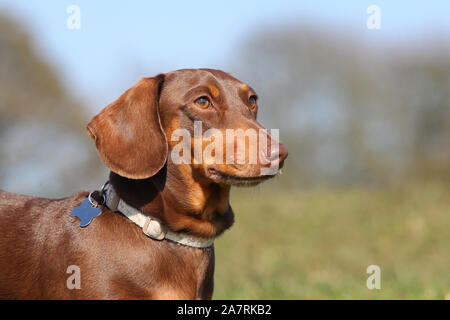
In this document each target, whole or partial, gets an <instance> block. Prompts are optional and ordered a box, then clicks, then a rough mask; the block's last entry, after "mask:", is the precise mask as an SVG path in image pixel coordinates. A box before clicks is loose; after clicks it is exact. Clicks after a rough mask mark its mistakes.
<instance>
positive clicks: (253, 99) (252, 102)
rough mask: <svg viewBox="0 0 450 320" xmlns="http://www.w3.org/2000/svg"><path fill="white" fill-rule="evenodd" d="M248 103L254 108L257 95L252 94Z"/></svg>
mask: <svg viewBox="0 0 450 320" xmlns="http://www.w3.org/2000/svg"><path fill="white" fill-rule="evenodd" d="M248 104H249V105H250V108H251V109H254V108H255V107H256V96H251V97H250V98H248Z"/></svg>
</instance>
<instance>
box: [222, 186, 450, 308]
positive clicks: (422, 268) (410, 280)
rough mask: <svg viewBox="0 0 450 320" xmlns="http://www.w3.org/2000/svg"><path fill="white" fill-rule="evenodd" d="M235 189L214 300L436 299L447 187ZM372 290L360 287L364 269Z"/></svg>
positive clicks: (446, 261) (448, 223)
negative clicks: (376, 275) (373, 269)
mask: <svg viewBox="0 0 450 320" xmlns="http://www.w3.org/2000/svg"><path fill="white" fill-rule="evenodd" d="M265 188H266V187H265V186H262V187H261V188H259V189H257V190H254V189H235V190H234V191H233V194H232V197H231V204H232V207H233V209H234V211H235V214H236V222H235V225H234V226H233V227H232V228H231V229H230V230H229V231H227V232H226V233H225V234H224V235H223V236H222V237H220V238H219V239H218V240H217V241H216V272H215V291H214V297H213V298H214V299H444V297H445V296H446V295H447V297H448V296H449V295H450V187H449V186H448V185H446V184H442V183H422V184H413V185H409V186H404V187H397V188H387V189H381V188H379V189H377V188H373V189H370V188H362V189H356V188H355V189H346V190H342V189H341V190H320V189H314V190H303V191H285V190H284V191H273V190H268V189H266V190H265ZM371 264H375V265H378V266H380V268H381V289H380V290H369V289H367V287H366V279H367V277H368V276H369V274H367V273H366V268H367V266H369V265H371Z"/></svg>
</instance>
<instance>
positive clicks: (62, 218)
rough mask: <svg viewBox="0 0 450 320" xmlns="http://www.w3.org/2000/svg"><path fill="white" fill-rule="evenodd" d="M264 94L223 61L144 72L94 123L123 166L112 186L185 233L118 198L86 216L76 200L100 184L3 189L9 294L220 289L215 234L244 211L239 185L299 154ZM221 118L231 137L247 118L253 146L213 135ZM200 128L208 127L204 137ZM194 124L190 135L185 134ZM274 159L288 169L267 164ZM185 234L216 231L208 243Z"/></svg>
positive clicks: (103, 151) (98, 137)
mask: <svg viewBox="0 0 450 320" xmlns="http://www.w3.org/2000/svg"><path fill="white" fill-rule="evenodd" d="M256 99H257V97H256V93H255V92H254V91H253V89H252V88H250V87H249V86H247V85H246V84H243V83H242V82H240V81H239V80H237V79H235V78H233V77H232V76H230V75H229V74H227V73H225V72H222V71H219V70H211V69H198V70H193V69H186V70H178V71H174V72H170V73H166V74H160V75H158V76H156V77H153V78H143V79H141V80H140V81H139V82H138V83H137V84H136V85H134V86H133V87H132V88H130V89H129V90H127V91H126V92H125V93H124V94H123V95H122V96H121V97H119V98H118V99H117V100H116V101H115V102H113V103H112V104H110V105H108V106H107V107H106V108H104V109H103V110H102V111H101V112H100V113H99V114H98V115H97V116H95V117H94V118H93V119H92V121H91V122H90V123H89V124H88V126H87V130H88V132H89V134H90V135H91V137H92V138H93V140H94V141H95V145H96V147H97V150H98V153H99V154H100V156H101V158H102V160H103V161H104V162H105V164H106V165H107V166H108V167H109V169H110V170H111V173H110V177H109V181H110V186H111V188H113V190H114V191H115V193H116V196H117V197H118V199H119V198H120V199H121V200H122V201H123V203H124V204H125V205H126V206H127V207H129V208H134V210H136V211H139V212H141V215H142V216H143V217H144V218H145V217H152V218H151V219H150V218H149V219H150V220H148V221H157V225H156V227H159V228H166V229H167V232H168V233H167V235H168V234H169V232H171V233H172V235H175V240H173V238H172V240H171V238H167V239H164V234H163V237H162V238H159V239H158V240H156V239H155V237H153V236H149V235H148V234H146V232H143V230H144V229H143V228H141V227H139V226H138V225H137V223H133V222H132V221H131V220H130V219H131V218H130V219H128V218H129V217H128V216H127V215H126V214H121V213H120V211H121V210H120V208H119V210H114V209H115V208H114V209H111V208H110V206H108V202H106V203H100V206H99V211H101V213H100V214H99V215H98V216H96V217H94V218H93V219H92V222H91V223H90V224H89V225H88V226H86V227H83V228H82V227H80V220H79V219H78V218H77V217H75V216H71V212H72V211H73V210H74V208H76V207H77V206H80V203H82V201H84V200H85V199H86V197H87V196H88V194H89V192H80V193H78V194H75V195H73V196H71V197H68V198H64V199H44V198H35V197H30V196H25V195H19V194H13V193H8V192H5V191H0V298H1V299H210V298H211V297H212V293H213V274H214V246H213V245H212V240H213V239H215V238H216V237H218V236H219V235H220V234H222V233H223V232H224V231H225V230H227V229H228V228H230V226H231V225H232V224H233V221H234V214H233V211H232V209H231V207H230V204H229V193H230V187H231V186H232V185H255V184H258V183H260V182H262V181H264V180H266V179H268V178H271V177H273V176H275V175H276V174H277V173H278V172H279V170H278V169H279V168H281V167H282V165H283V161H284V159H285V158H286V157H287V150H286V148H285V147H284V146H283V145H282V144H279V143H278V141H276V138H275V137H274V135H273V134H269V133H268V132H267V131H265V130H263V127H262V126H261V125H260V124H259V123H258V122H257V121H256V116H257V112H258V106H257V102H256ZM199 124H201V126H200V129H198V128H199V126H198V125H199ZM196 128H197V129H196ZM210 129H214V130H216V131H215V133H219V134H221V133H222V134H223V137H225V136H226V137H228V136H227V135H228V133H229V132H230V130H231V129H232V130H235V131H236V130H237V131H239V130H243V131H244V132H245V133H246V135H245V136H244V140H245V142H246V143H245V144H244V145H245V148H244V150H243V153H242V150H241V151H239V150H238V149H239V148H238V147H237V146H236V145H237V143H236V144H235V143H234V142H235V137H232V141H231V145H232V147H230V141H229V139H219V137H218V136H219V135H216V134H215V135H213V136H214V139H212V138H211V137H210V136H208V135H207V134H206V132H207V131H209V132H211V130H210ZM249 129H250V130H249ZM196 130H197V131H199V132H200V134H201V135H202V134H203V136H201V138H200V139H199V136H198V135H197V136H196V133H197V134H198V133H199V132H195V131H196ZM232 130H231V132H233V131H232ZM252 130H253V131H254V132H259V134H258V136H259V138H261V135H264V137H263V138H264V139H259V140H258V142H257V143H256V149H255V150H257V151H256V152H257V155H258V157H257V159H256V161H254V160H255V159H253V161H251V160H252V159H251V157H252V155H251V152H250V151H252V150H251V147H252V143H251V141H250V137H251V134H247V133H248V132H250V131H252ZM185 136H189V137H190V138H188V139H185V140H184V141H183V142H181V141H182V140H183V139H181V138H182V137H185ZM174 137H175V138H174ZM205 137H206V138H205ZM208 137H209V138H208ZM237 139H238V138H237V136H236V140H237ZM222 140H223V141H222ZM213 141H214V146H215V148H213V149H214V150H211V143H212V142H213ZM254 144H255V143H254V142H253V146H254ZM275 145H278V148H275V147H273V146H275ZM219 147H223V148H225V149H226V150H227V152H226V155H225V154H224V153H225V152H220V150H219V149H220V148H219ZM196 148H197V150H196ZM199 150H200V151H199ZM229 150H231V158H233V159H234V157H235V155H237V156H238V157H239V154H238V153H239V152H241V155H240V156H241V160H243V161H241V162H239V161H235V162H238V163H234V162H233V161H228V160H230V154H229V153H228V151H229ZM207 151H209V153H208V152H207ZM233 152H234V153H233ZM208 154H209V156H208ZM180 157H181V158H182V160H183V161H180V159H179V158H180ZM212 158H213V159H214V160H215V161H210V160H211V159H212ZM203 159H204V160H203ZM201 160H203V161H201ZM263 160H265V161H263ZM272 167H275V168H276V170H275V171H273V170H272V172H270V173H269V174H267V173H266V174H262V173H261V172H262V169H264V168H272ZM100 201H101V200H100ZM100 209H101V210H100ZM122 213H123V212H122ZM127 217H128V218H127ZM145 228H148V224H146V226H145ZM176 237H179V238H180V239H190V240H189V241H191V240H192V239H194V240H193V241H194V242H193V243H195V241H198V242H199V243H200V244H204V243H205V241H210V242H209V243H208V245H207V246H206V245H205V246H203V247H200V248H199V247H196V246H195V245H190V244H189V243H191V242H187V243H185V244H183V243H182V242H180V241H178V240H176V239H177V238H176ZM189 237H190V238H189ZM152 238H153V239H152ZM195 239H197V240H195ZM74 266H75V267H74ZM74 268H75V269H74ZM73 270H75V271H73ZM77 270H78V275H79V282H80V283H79V284H78V285H75V287H71V286H70V285H69V282H70V281H69V280H68V278H69V277H71V275H72V274H75V272H76V271H77Z"/></svg>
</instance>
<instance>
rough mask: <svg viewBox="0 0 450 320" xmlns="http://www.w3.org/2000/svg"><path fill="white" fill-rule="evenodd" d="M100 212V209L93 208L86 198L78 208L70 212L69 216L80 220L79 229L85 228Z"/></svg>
mask: <svg viewBox="0 0 450 320" xmlns="http://www.w3.org/2000/svg"><path fill="white" fill-rule="evenodd" d="M101 212H102V209H100V208H95V207H93V206H92V205H91V203H90V202H89V198H86V199H84V200H83V202H81V204H80V205H79V206H78V207H76V208H74V209H73V210H72V212H71V213H70V216H71V217H78V218H79V219H80V220H81V222H80V227H86V226H87V225H88V224H89V223H91V221H92V219H94V218H95V217H97V216H98V215H100V213H101Z"/></svg>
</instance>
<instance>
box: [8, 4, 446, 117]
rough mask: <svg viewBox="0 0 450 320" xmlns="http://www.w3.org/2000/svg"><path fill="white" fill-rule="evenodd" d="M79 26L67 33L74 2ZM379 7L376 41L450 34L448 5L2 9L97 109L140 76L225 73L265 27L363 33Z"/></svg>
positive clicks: (10, 6)
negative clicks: (371, 9) (204, 70)
mask: <svg viewBox="0 0 450 320" xmlns="http://www.w3.org/2000/svg"><path fill="white" fill-rule="evenodd" d="M72 4H74V5H77V6H79V7H80V9H81V29H80V30H69V29H68V28H67V27H66V20H67V18H68V17H69V14H68V13H67V12H66V9H67V7H68V6H70V5H72ZM371 4H376V5H378V6H379V7H380V8H381V26H382V28H381V30H378V31H376V32H378V36H380V37H382V38H386V39H395V38H396V37H401V38H403V39H404V38H408V37H410V38H411V39H413V38H414V37H416V36H417V35H418V34H421V33H422V32H424V31H428V32H429V31H430V30H431V31H432V32H433V31H436V32H439V33H445V34H448V33H449V31H450V1H393V0H391V1H389V0H388V1H365V0H360V1H356V0H355V1H350V0H348V1H320V0H316V1H300V0H297V1H275V0H272V1H244V0H241V1H234V0H232V1H203V0H202V1H195V0H193V1H131V0H130V1H104V0H102V1H99V0H96V1H93V0H90V1H88V0H70V1H66V0H63V1H50V0H42V1H25V0H21V1H18V0H0V10H1V11H5V10H6V11H7V12H9V13H11V14H12V15H14V16H16V17H17V18H18V19H19V20H20V21H22V22H23V23H24V24H25V25H26V26H27V27H28V29H29V30H30V32H31V33H32V35H33V36H34V39H35V45H36V46H37V48H38V49H39V51H40V52H41V54H42V55H43V56H44V57H45V58H46V59H47V60H48V61H49V62H50V63H52V64H54V65H56V66H57V67H58V71H59V73H60V74H61V76H62V78H63V80H64V82H65V84H66V86H68V87H70V88H72V90H73V92H72V93H73V94H75V95H77V96H79V97H80V99H81V100H82V101H85V102H87V104H88V106H89V107H90V108H91V109H92V110H93V111H98V110H99V109H100V108H102V107H104V106H105V105H106V104H107V103H109V102H111V101H112V100H114V99H115V98H116V97H117V96H118V95H119V94H120V93H121V92H122V91H124V90H125V89H127V88H128V87H130V86H131V85H132V84H133V83H134V82H136V81H137V80H138V78H139V77H141V76H152V75H154V74H156V73H159V72H166V71H170V70H173V69H180V68H186V67H213V68H219V69H227V66H229V64H230V61H232V59H233V58H236V52H237V50H238V48H239V45H240V43H241V41H244V40H245V39H246V38H247V37H248V36H249V35H250V34H252V32H255V31H257V30H258V29H260V28H263V27H267V26H269V27H270V26H277V25H280V24H290V23H302V24H312V25H316V26H317V27H326V28H327V29H330V28H331V29H333V28H336V29H337V28H339V29H342V30H344V32H345V33H347V32H348V33H349V34H351V33H355V32H356V33H364V32H368V30H367V28H366V19H367V17H368V15H367V13H366V9H367V7H368V6H369V5H371Z"/></svg>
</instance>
